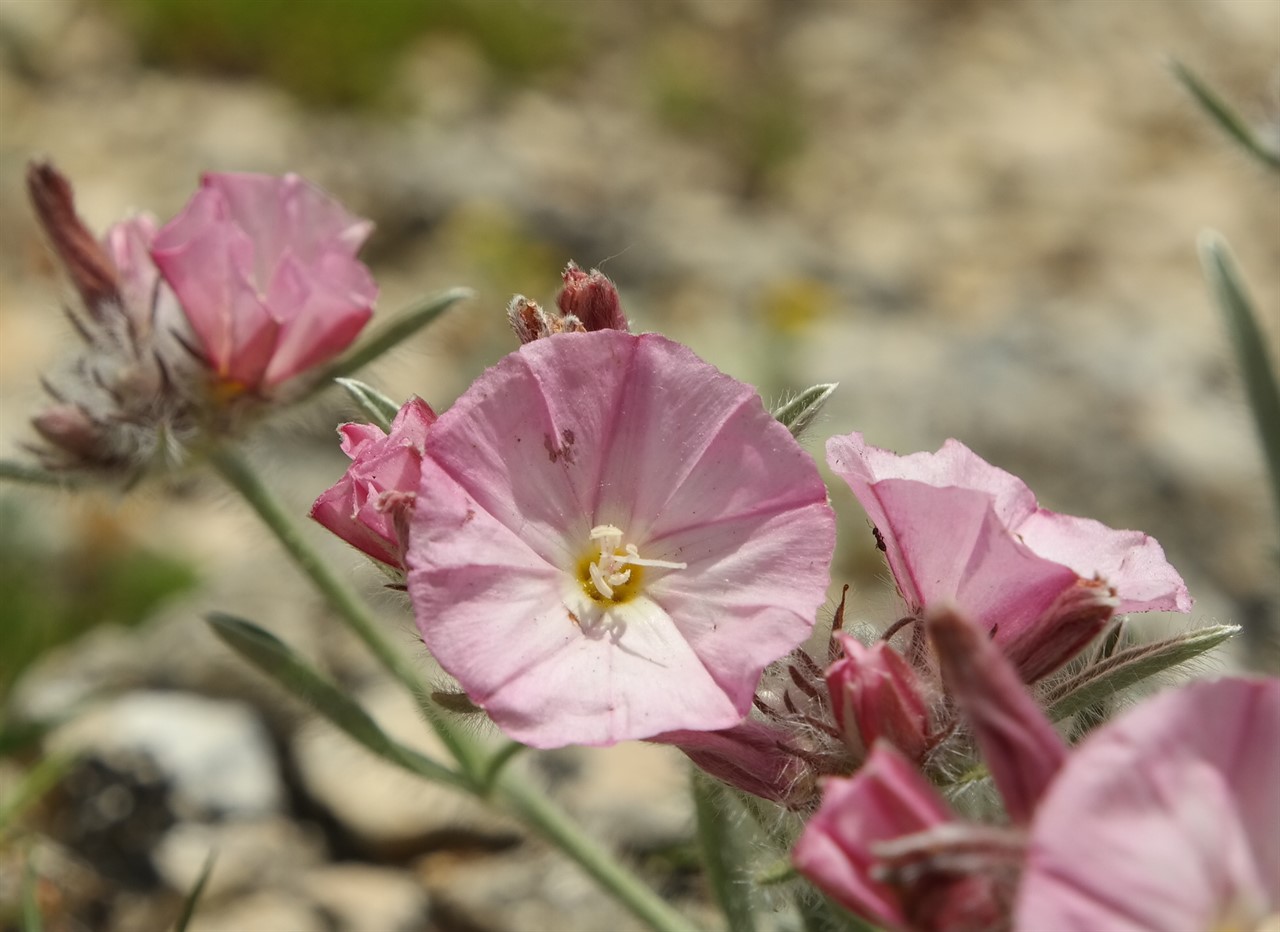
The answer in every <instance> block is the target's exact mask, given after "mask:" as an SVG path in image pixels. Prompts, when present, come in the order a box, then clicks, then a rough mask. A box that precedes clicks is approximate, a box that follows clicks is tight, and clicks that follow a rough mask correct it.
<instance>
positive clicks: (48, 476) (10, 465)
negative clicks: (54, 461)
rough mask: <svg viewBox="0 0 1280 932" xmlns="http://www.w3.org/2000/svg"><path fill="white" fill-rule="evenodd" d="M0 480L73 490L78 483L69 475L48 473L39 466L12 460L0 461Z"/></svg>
mask: <svg viewBox="0 0 1280 932" xmlns="http://www.w3.org/2000/svg"><path fill="white" fill-rule="evenodd" d="M0 479H8V480H9V481H10V482H25V483H26V484H27V485H51V486H57V487H61V488H67V489H71V488H75V487H76V486H77V485H78V484H79V481H78V480H77V479H76V478H74V477H72V476H69V475H63V474H60V473H56V472H50V471H49V470H47V469H42V468H41V467H39V466H32V465H30V464H28V463H18V462H15V461H14V460H0Z"/></svg>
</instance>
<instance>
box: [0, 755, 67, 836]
mask: <svg viewBox="0 0 1280 932" xmlns="http://www.w3.org/2000/svg"><path fill="white" fill-rule="evenodd" d="M75 761H76V756H75V755H74V754H53V755H50V756H48V757H45V758H42V759H41V760H40V761H39V762H38V763H37V764H36V765H35V766H34V767H32V768H31V769H30V770H28V771H27V772H26V773H25V774H23V776H22V779H21V780H20V781H19V782H18V785H17V787H15V788H14V790H13V791H12V792H11V793H10V794H9V796H8V797H7V798H6V799H5V800H4V801H3V802H0V838H3V837H4V836H5V835H7V834H8V833H9V832H10V830H12V828H13V827H14V825H15V824H16V823H17V821H18V819H20V818H21V817H22V815H23V813H25V812H26V811H27V810H28V809H30V808H31V807H32V806H34V805H35V804H36V803H38V802H39V801H40V800H41V799H42V798H43V797H44V794H45V793H47V792H49V791H50V790H51V789H53V788H54V787H55V786H57V785H58V781H59V780H61V779H62V778H63V777H64V776H65V775H66V773H67V771H68V770H70V769H71V765H72V764H74V763H75Z"/></svg>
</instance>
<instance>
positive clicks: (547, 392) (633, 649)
mask: <svg viewBox="0 0 1280 932" xmlns="http://www.w3.org/2000/svg"><path fill="white" fill-rule="evenodd" d="M425 449H426V455H425V456H424V458H423V463H422V479H421V483H420V486H419V491H418V500H417V504H416V507H415V509H414V513H413V518H412V523H411V532H410V539H409V552H408V561H407V562H408V566H409V593H410V595H411V597H412V599H413V604H414V611H415V613H416V615H417V618H418V627H419V629H420V630H421V632H422V636H423V640H424V641H425V642H426V644H427V647H428V648H430V649H431V651H432V653H433V654H435V656H436V658H437V659H438V660H439V661H440V663H441V665H442V666H443V667H444V668H445V669H446V670H447V671H448V672H449V673H451V674H452V675H453V676H455V677H456V678H457V679H458V681H459V682H460V683H461V684H462V687H463V689H465V690H466V692H467V694H468V695H469V696H470V698H471V699H472V701H474V702H475V703H476V704H477V705H479V706H482V707H483V708H484V709H486V710H487V711H488V713H489V715H490V716H491V717H492V718H493V720H494V721H495V722H496V723H497V724H498V726H499V727H500V728H502V729H503V731H505V732H506V733H507V734H508V735H510V736H511V737H513V738H515V739H517V740H519V741H523V742H526V743H528V744H532V745H534V746H537V747H557V746H561V745H566V744H571V743H577V744H592V745H600V744H611V743H613V742H616V741H621V740H625V739H633V738H647V737H651V736H653V735H657V734H660V733H662V732H668V731H673V730H679V729H693V730H699V731H710V730H715V729H722V728H728V727H730V726H732V725H735V724H737V723H738V722H739V721H741V720H742V718H743V717H744V716H745V715H746V714H747V711H748V710H749V709H750V707H751V701H752V697H753V693H754V690H755V686H756V684H757V682H758V681H759V678H760V674H761V671H762V669H763V668H764V667H765V666H766V665H767V664H768V663H770V662H772V661H773V660H776V659H777V658H778V657H780V656H782V655H783V654H785V653H786V652H787V651H789V650H791V649H792V648H793V647H795V646H796V645H797V644H798V643H799V642H800V641H802V640H803V639H804V638H805V636H806V635H807V634H808V633H809V631H810V629H811V628H812V626H813V624H814V619H815V613H816V611H817V608H818V606H819V605H820V604H821V603H822V601H823V599H824V597H825V595H826V587H827V583H828V580H829V575H828V574H829V564H830V559H831V554H832V549H833V546H834V533H835V525H834V517H833V515H832V512H831V509H830V506H829V505H828V504H827V496H826V490H825V488H824V487H823V484H822V480H821V478H820V477H819V475H818V471H817V469H816V467H815V465H814V463H813V461H812V459H811V458H810V457H809V456H808V454H806V453H805V452H804V451H803V450H802V449H801V448H800V446H799V445H798V444H797V443H796V442H795V440H794V439H793V438H792V436H791V434H790V433H789V432H788V431H787V429H786V428H785V427H783V426H782V425H780V424H778V423H777V422H776V421H775V420H774V419H773V418H771V417H770V416H769V414H768V413H767V412H766V411H765V409H764V406H763V404H762V403H761V401H760V397H759V396H758V395H757V394H756V392H755V390H754V389H752V388H751V387H750V386H748V385H744V384H743V383H741V382H739V381H737V380H736V379H732V378H730V377H728V376H726V375H724V374H722V373H720V372H718V371H717V370H716V369H714V368H713V367H712V366H710V365H708V364H707V363H705V362H703V361H702V360H700V359H698V358H697V357H696V356H695V355H694V354H693V353H692V352H691V351H689V350H688V349H687V348H685V347H683V346H681V345H679V344H677V343H673V342H671V341H670V340H667V339H664V338H663V337H660V336H658V335H656V334H644V335H640V336H636V335H632V334H629V333H624V332H622V331H618V330H611V329H606V330H600V331H597V332H595V333H565V334H558V335H554V336H551V337H547V338H544V339H539V340H535V341H534V342H531V343H528V344H526V345H525V346H523V347H521V348H520V350H518V351H517V352H515V353H512V354H511V355H509V356H507V357H506V358H505V359H503V360H502V361H501V362H499V363H498V364H497V365H496V366H494V367H493V368H492V369H490V370H489V371H488V372H486V373H485V374H484V375H482V376H481V377H480V378H479V379H477V380H476V382H475V383H474V384H473V385H472V386H471V388H470V389H468V390H467V392H466V393H465V394H464V395H463V396H462V397H461V398H460V399H459V400H458V401H457V403H456V404H455V405H454V406H453V407H452V408H451V409H449V411H447V412H445V414H444V415H442V416H441V418H440V420H439V421H437V422H436V424H435V426H434V427H433V428H432V429H431V431H430V432H429V434H428V435H427V441H426V447H425Z"/></svg>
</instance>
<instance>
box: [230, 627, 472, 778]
mask: <svg viewBox="0 0 1280 932" xmlns="http://www.w3.org/2000/svg"><path fill="white" fill-rule="evenodd" d="M207 620H208V622H209V624H210V626H211V627H212V628H213V632H214V634H216V635H217V636H218V637H219V638H221V639H222V641H223V642H224V643H225V644H226V645H227V646H228V647H230V648H231V649H232V650H234V651H235V652H236V653H238V654H239V655H240V656H241V657H244V658H245V659H246V660H248V661H249V662H250V663H252V664H253V665H254V666H256V667H257V668H258V669H260V670H262V671H263V672H264V673H266V674H267V675H268V676H270V677H271V678H272V679H274V680H275V681H276V682H278V683H279V684H280V685H282V686H283V687H284V688H285V689H287V690H289V692H291V693H293V694H294V695H295V696H297V697H299V698H300V699H302V700H304V701H306V702H307V703H308V704H309V705H311V707H312V708H314V709H315V710H316V711H317V712H319V713H320V714H321V715H323V716H324V717H325V718H327V719H328V720H329V721H330V722H332V723H333V724H334V725H336V726H338V728H340V729H342V730H343V731H345V732H346V733H347V734H348V735H349V736H350V737H352V738H354V739H355V740H356V741H358V742H359V743H360V744H362V745H364V746H365V747H366V748H368V749H369V750H370V751H372V752H373V753H375V754H377V755H378V756H379V757H382V758H384V759H386V760H389V761H391V762H392V763H393V764H397V765H399V766H400V767H403V768H404V769H406V770H409V771H411V772H413V773H416V774H418V775H419V776H421V777H425V778H426V779H428V780H433V781H435V782H437V783H444V784H447V785H449V786H455V787H459V788H463V789H466V788H467V786H468V784H467V782H466V781H465V780H464V779H463V778H462V777H460V776H459V775H458V774H457V773H455V772H454V771H452V770H450V769H449V768H447V767H445V766H444V765H443V764H440V763H438V762H436V761H434V760H432V759H430V758H428V757H426V756H425V755H423V754H420V753H418V752H417V751H414V750H412V749H411V748H407V747H405V746H404V745H402V744H400V743H399V742H397V741H394V740H392V739H391V738H390V737H388V736H387V734H386V733H385V732H384V731H383V730H382V729H381V728H379V727H378V724H377V722H375V721H374V720H373V718H372V717H370V715H369V713H368V712H366V711H365V710H364V709H363V708H361V707H360V706H359V705H357V704H356V703H355V702H354V701H352V699H351V698H350V697H349V696H348V695H347V694H346V693H345V692H343V691H342V690H341V689H339V688H338V687H337V686H335V685H334V684H333V683H331V682H330V681H329V680H328V679H326V678H325V677H323V676H322V675H321V674H320V673H318V672H317V671H315V670H314V669H312V668H311V667H310V666H309V665H308V664H307V663H306V662H305V661H304V660H303V659H302V658H301V657H299V656H298V655H297V654H295V653H294V652H293V651H292V650H291V649H290V648H289V646H288V645H286V644H285V643H284V642H283V641H281V640H280V639H279V638H277V637H276V636H275V635H273V634H271V633H270V632H268V631H265V630H263V629H262V628H260V627H258V626H257V625H255V624H253V623H251V622H248V621H244V620H243V619H240V618H233V617H232V616H230V615H223V614H219V613H214V614H212V615H210V616H209V617H208V619H207Z"/></svg>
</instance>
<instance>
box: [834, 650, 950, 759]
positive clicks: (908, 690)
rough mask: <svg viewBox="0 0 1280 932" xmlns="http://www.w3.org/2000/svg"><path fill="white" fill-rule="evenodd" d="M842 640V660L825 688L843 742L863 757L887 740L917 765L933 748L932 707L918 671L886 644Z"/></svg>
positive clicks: (837, 662) (837, 664)
mask: <svg viewBox="0 0 1280 932" xmlns="http://www.w3.org/2000/svg"><path fill="white" fill-rule="evenodd" d="M839 640H840V644H841V646H842V647H843V650H844V656H843V657H842V658H841V659H839V660H837V661H836V662H835V663H833V664H832V665H831V666H830V667H829V668H828V669H827V688H828V690H830V693H831V708H832V711H833V712H834V714H835V718H836V724H837V725H839V727H840V730H841V731H843V732H844V736H845V743H846V744H848V746H849V748H850V750H852V751H854V753H855V754H860V753H865V751H866V749H867V748H869V747H871V746H872V745H873V744H875V742H876V739H877V738H884V739H886V740H888V741H889V742H890V743H891V744H892V745H894V747H896V748H897V749H898V750H900V751H901V752H902V753H903V754H904V755H906V757H907V758H909V759H910V760H912V761H915V762H917V763H919V761H921V760H922V759H923V758H924V755H925V752H926V751H927V750H928V749H929V743H930V742H929V737H930V736H929V709H928V706H927V704H926V703H925V700H924V697H923V696H922V694H921V685H920V680H919V678H918V677H917V676H916V674H915V671H914V670H912V669H911V667H910V665H909V664H908V663H907V662H906V661H905V660H904V659H903V658H902V656H901V655H900V654H899V653H898V652H897V651H895V650H894V649H893V648H892V647H890V646H889V644H887V643H886V642H884V641H878V642H876V643H875V644H874V645H873V646H871V647H869V648H868V647H864V646H863V645H862V644H861V643H860V642H859V641H858V640H857V639H856V638H852V637H850V636H849V635H847V634H842V635H839Z"/></svg>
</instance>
